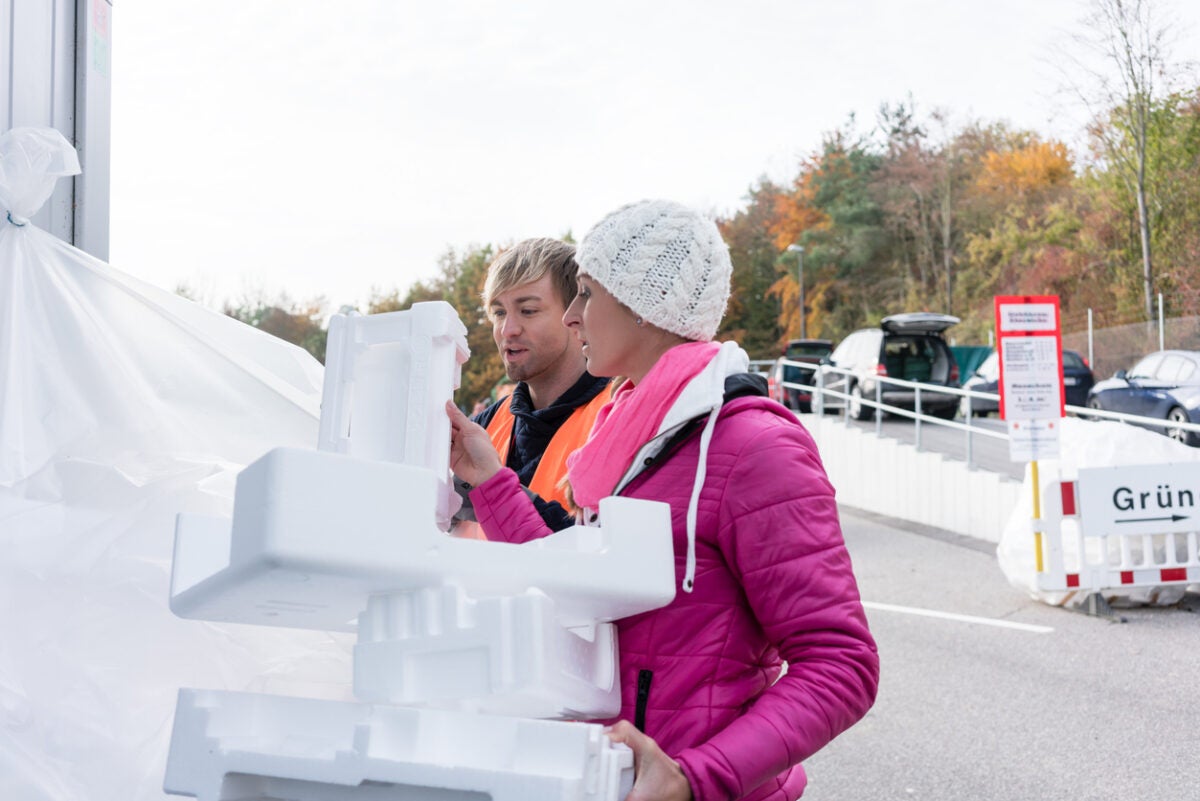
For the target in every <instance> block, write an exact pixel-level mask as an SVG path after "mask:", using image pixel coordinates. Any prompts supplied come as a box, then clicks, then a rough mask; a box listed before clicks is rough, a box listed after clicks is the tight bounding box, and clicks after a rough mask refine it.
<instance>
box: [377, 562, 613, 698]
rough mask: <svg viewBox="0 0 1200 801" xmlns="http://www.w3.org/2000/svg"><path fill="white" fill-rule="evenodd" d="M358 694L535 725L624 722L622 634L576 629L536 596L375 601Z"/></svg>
mask: <svg viewBox="0 0 1200 801" xmlns="http://www.w3.org/2000/svg"><path fill="white" fill-rule="evenodd" d="M354 695H355V697H356V698H358V699H360V700H363V701H376V702H386V703H394V704H403V705H405V706H432V707H439V708H445V709H461V710H471V711H477V712H486V713H489V714H497V715H522V716H527V717H534V718H570V719H581V718H583V719H596V718H611V717H614V716H615V715H616V714H617V712H619V711H620V708H621V696H620V687H619V685H618V682H617V648H616V632H615V628H614V626H613V624H611V623H601V624H597V625H595V626H592V627H588V628H587V629H586V630H578V631H572V630H568V629H565V628H563V627H562V626H561V625H560V624H559V623H558V621H557V616H556V615H555V610H554V602H553V600H551V599H550V598H549V597H547V596H546V595H544V594H543V593H541V592H538V591H536V590H531V591H529V592H526V593H524V594H522V595H517V596H511V597H503V598H483V599H478V600H476V599H472V598H470V597H468V596H467V595H466V594H465V593H464V592H462V590H461V589H459V588H457V587H453V586H448V587H442V588H438V589H426V590H414V591H412V592H408V593H400V594H395V595H380V596H374V597H372V598H371V599H370V602H369V604H368V606H367V609H366V611H364V612H363V614H362V615H361V616H360V617H359V627H358V644H357V645H356V646H355V648H354Z"/></svg>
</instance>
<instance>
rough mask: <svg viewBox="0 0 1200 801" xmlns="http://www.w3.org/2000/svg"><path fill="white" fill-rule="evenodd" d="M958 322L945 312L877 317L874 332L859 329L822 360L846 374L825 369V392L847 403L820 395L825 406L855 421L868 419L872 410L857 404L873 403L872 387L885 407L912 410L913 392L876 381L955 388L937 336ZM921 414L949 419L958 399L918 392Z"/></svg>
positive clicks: (954, 368)
mask: <svg viewBox="0 0 1200 801" xmlns="http://www.w3.org/2000/svg"><path fill="white" fill-rule="evenodd" d="M956 323H958V318H957V317H952V316H951V315H949V314H933V313H930V312H910V313H908V314H893V315H892V316H891V317H885V318H883V321H882V322H881V323H880V324H879V327H878V328H863V329H861V330H858V331H855V332H854V333H853V334H850V335H849V336H848V337H846V338H845V339H843V340H842V341H841V344H839V345H838V346H837V348H836V349H834V351H833V353H832V354H830V356H829V358H828V359H827V360H826V361H825V362H824V363H825V364H828V365H829V366H831V367H837V368H841V369H842V370H846V371H848V372H847V373H841V372H833V371H831V370H826V371H825V387H826V389H831V390H836V391H838V392H844V393H846V394H847V395H849V400H848V401H847V400H844V399H843V398H839V397H834V396H831V395H826V396H825V398H824V403H825V408H826V409H831V408H843V407H845V406H846V405H849V407H850V415H851V416H852V417H854V418H856V419H858V420H866V419H867V418H868V417H871V416H872V413H873V408H872V407H871V406H868V405H867V404H865V403H863V402H862V401H863V399H864V398H866V399H867V400H868V401H873V400H874V399H875V385H876V384H882V389H881V390H880V391H881V393H882V394H881V396H880V399H881V400H882V401H883V403H885V404H887V405H888V406H897V407H900V408H902V409H912V408H915V406H916V392H915V391H914V390H913V389H912V388H911V387H904V386H897V385H895V384H890V383H888V382H886V381H885V382H880V381H879V379H880V378H881V377H887V378H899V379H903V380H905V381H914V382H920V383H922V384H929V385H932V386H933V387H938V386H943V387H957V386H958V365H957V364H956V363H955V362H954V356H953V354H951V353H950V346H949V345H948V344H946V340H945V339H944V338H943V337H942V332H943V331H945V330H946V329H947V328H949V327H950V326H952V325H955V324H956ZM921 411H922V412H924V413H926V414H934V415H937V416H938V417H942V418H945V419H947V420H949V419H950V418H952V417H954V415H955V412H957V411H958V396H957V395H949V394H946V393H940V392H937V391H936V390H933V389H930V390H926V389H925V388H924V387H922V388H921Z"/></svg>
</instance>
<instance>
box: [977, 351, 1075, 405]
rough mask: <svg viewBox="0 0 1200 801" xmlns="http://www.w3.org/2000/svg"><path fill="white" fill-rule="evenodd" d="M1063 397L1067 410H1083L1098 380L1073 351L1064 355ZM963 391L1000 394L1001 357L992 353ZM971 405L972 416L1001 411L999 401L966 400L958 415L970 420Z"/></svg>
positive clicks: (983, 399) (985, 399) (994, 352)
mask: <svg viewBox="0 0 1200 801" xmlns="http://www.w3.org/2000/svg"><path fill="white" fill-rule="evenodd" d="M1062 370H1063V393H1064V395H1065V396H1066V401H1067V405H1068V406H1084V405H1086V404H1087V400H1088V392H1089V390H1091V388H1092V384H1094V383H1095V381H1096V379H1095V377H1094V376H1093V375H1092V370H1091V368H1090V367H1088V363H1087V359H1085V358H1083V356H1082V355H1080V354H1079V353H1076V352H1075V351H1073V350H1064V351H1063V352H1062ZM962 386H963V389H970V390H974V391H975V392H990V393H993V394H996V393H999V392H1000V355H999V353H997V352H996V351H992V353H991V355H989V356H988V357H987V358H986V359H984V360H983V363H982V364H980V365H979V368H978V369H977V370H976V371H975V372H974V373H972V374H971V376H970V377H969V378H968V379H967V380H966V381H964V382H963V385H962ZM968 403H969V404H970V405H971V414H973V415H976V416H986V415H988V414H990V413H991V412H996V411H999V410H1000V403H999V402H998V401H994V400H989V399H987V398H968V397H966V396H963V399H962V400H961V401H960V403H959V413H960V414H961V415H962V416H963V417H966V416H967V404H968Z"/></svg>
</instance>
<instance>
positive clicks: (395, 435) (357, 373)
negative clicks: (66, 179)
mask: <svg viewBox="0 0 1200 801" xmlns="http://www.w3.org/2000/svg"><path fill="white" fill-rule="evenodd" d="M468 353H469V351H468V349H467V329H466V327H465V326H463V324H462V322H461V321H460V320H459V318H458V315H457V314H456V313H455V311H454V308H453V307H452V306H450V304H448V303H446V302H445V301H433V302H429V303H416V304H413V306H412V307H411V308H409V309H407V310H405V311H398V312H389V313H387V314H372V315H368V316H365V317H364V316H362V315H354V316H346V315H335V316H334V317H332V318H331V319H330V322H329V338H328V342H327V344H326V367H325V385H324V389H323V393H322V397H321V426H320V434H319V436H318V443H317V447H318V448H320V449H321V450H325V451H331V452H335V453H343V454H347V455H350V456H355V457H358V458H360V459H372V460H379V461H385V462H396V463H400V464H406V465H409V466H411V467H424V468H429V469H430V470H432V471H433V472H434V475H435V476H437V482H438V483H437V489H438V492H437V495H436V496H434V497H435V498H436V505H435V507H434V510H435V514H436V516H437V519H438V520H439V521H440V522H441V523H442V524H443V527H444V526H445V525H446V524H448V523H449V520H450V516H451V515H452V514H453V512H454V510H453V509H451V508H450V503H451V497H450V496H451V494H452V493H453V485H452V484H451V482H450V478H449V476H450V421H449V419H448V418H447V417H446V409H445V406H446V402H447V401H449V400H451V399H452V398H453V396H454V390H455V389H456V388H457V387H458V385H459V381H460V379H461V373H462V364H463V362H465V361H466V360H467V356H468ZM432 502H433V500H432V499H430V500H429V501H427V503H432Z"/></svg>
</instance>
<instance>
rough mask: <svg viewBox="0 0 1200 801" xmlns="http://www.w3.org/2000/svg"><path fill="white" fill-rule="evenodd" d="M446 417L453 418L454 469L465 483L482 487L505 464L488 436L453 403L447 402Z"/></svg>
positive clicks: (451, 424)
mask: <svg viewBox="0 0 1200 801" xmlns="http://www.w3.org/2000/svg"><path fill="white" fill-rule="evenodd" d="M446 416H447V417H449V418H450V469H451V470H453V471H454V475H456V476H458V477H459V478H461V479H462V480H463V481H465V482H467V483H468V484H470V485H471V486H473V487H478V486H479V485H480V484H482V483H483V482H485V481H487V480H488V479H489V478H491V477H492V476H494V475H496V474H497V473H499V472H500V468H502V467H503V466H504V465H502V464H500V457H499V456H497V455H496V449H495V448H494V447H493V446H492V439H491V437H489V436H488V433H487V432H486V431H484V430H483V427H482V426H478V425H476V424H475V423H472V422H471V420H470V418H468V417H467V416H466V415H465V414H463V413H462V412H460V411H459V410H458V407H457V406H455V405H454V403H453V402H451V401H446Z"/></svg>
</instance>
